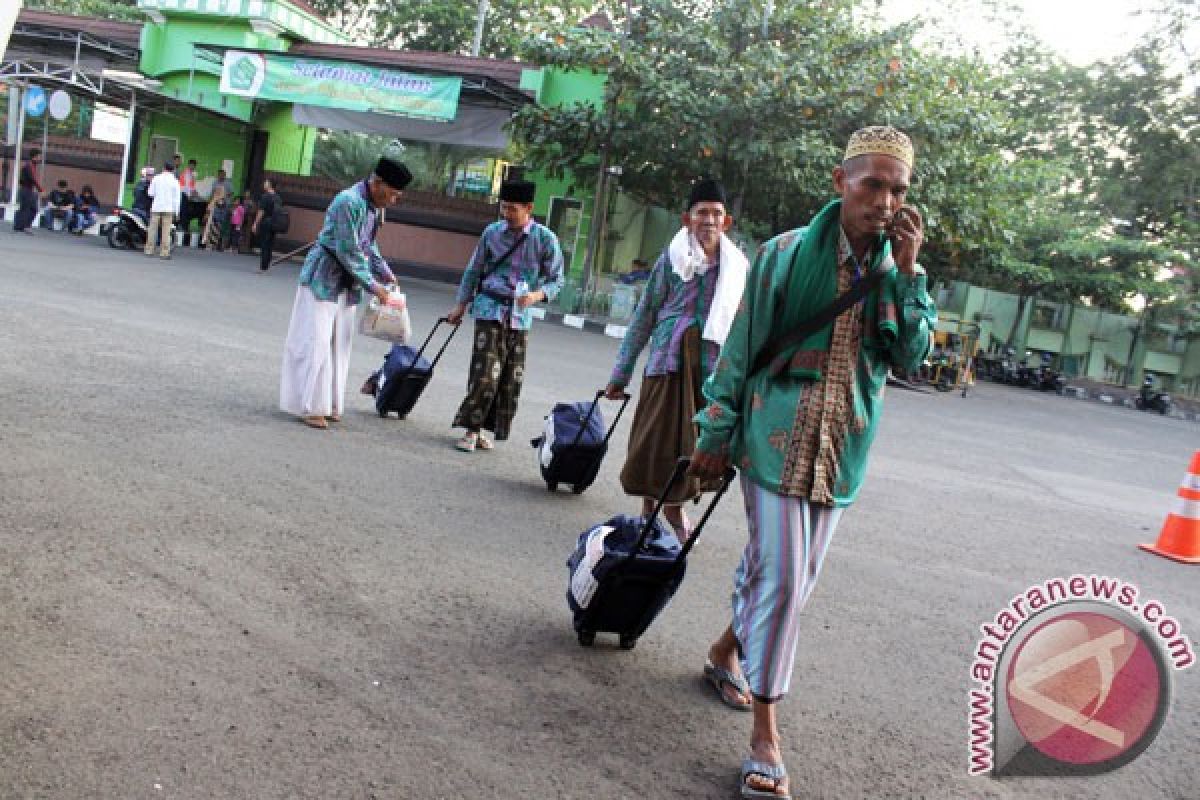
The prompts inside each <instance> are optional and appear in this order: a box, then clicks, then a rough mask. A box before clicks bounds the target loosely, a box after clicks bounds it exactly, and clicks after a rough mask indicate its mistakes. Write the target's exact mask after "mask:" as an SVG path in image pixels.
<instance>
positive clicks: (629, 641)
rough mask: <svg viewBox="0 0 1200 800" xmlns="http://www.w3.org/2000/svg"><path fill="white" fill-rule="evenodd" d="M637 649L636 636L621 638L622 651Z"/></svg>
mask: <svg viewBox="0 0 1200 800" xmlns="http://www.w3.org/2000/svg"><path fill="white" fill-rule="evenodd" d="M635 647H637V637H636V636H622V637H621V649H622V650H632V649H633V648H635Z"/></svg>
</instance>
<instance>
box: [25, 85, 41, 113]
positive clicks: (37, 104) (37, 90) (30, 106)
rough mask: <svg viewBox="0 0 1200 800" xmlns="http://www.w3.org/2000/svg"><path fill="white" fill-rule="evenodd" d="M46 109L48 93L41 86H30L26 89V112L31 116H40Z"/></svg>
mask: <svg viewBox="0 0 1200 800" xmlns="http://www.w3.org/2000/svg"><path fill="white" fill-rule="evenodd" d="M45 111H46V93H45V92H44V91H42V87H40V86H30V87H29V88H28V89H26V90H25V113H26V114H28V115H29V116H31V117H40V116H41V115H42V114H43V113H45Z"/></svg>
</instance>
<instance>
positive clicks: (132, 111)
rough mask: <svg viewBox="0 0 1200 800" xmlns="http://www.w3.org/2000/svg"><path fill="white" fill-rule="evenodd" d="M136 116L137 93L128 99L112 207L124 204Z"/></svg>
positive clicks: (131, 93)
mask: <svg viewBox="0 0 1200 800" xmlns="http://www.w3.org/2000/svg"><path fill="white" fill-rule="evenodd" d="M135 116H137V92H136V91H131V92H130V98H129V124H128V125H127V126H126V127H125V150H124V152H122V153H121V174H120V175H118V176H117V198H116V200H115V201H114V205H118V206H122V205H124V204H125V176H126V175H128V174H129V159H131V158H133V120H134V117H135Z"/></svg>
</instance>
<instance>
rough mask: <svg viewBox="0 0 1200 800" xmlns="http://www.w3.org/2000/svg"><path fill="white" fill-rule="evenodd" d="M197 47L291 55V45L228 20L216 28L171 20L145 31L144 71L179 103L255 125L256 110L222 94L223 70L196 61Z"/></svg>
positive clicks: (194, 21) (187, 20) (189, 20)
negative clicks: (195, 47) (197, 106)
mask: <svg viewBox="0 0 1200 800" xmlns="http://www.w3.org/2000/svg"><path fill="white" fill-rule="evenodd" d="M193 44H205V45H215V46H217V47H231V48H245V49H248V50H270V51H276V52H283V51H286V50H287V48H288V46H289V43H288V41H287V40H285V39H281V38H279V37H276V36H267V35H263V34H258V33H255V32H254V31H253V30H251V29H250V23H249V21H248V20H232V19H231V20H226V21H223V22H222V23H221V24H219V25H218V24H214V20H211V19H204V18H186V17H171V18H170V21H169V22H167V23H165V24H162V25H154V24H147V25H144V26H142V38H141V48H142V58H141V62H140V69H141V71H142V72H143V73H144V74H146V75H148V76H150V77H152V78H159V79H161V80H162V81H163V88H164V90H166V92H167V93H168V94H170V95H172V96H173V97H176V98H178V99H180V100H185V101H187V102H190V103H194V104H196V105H200V106H204V107H205V108H208V109H211V110H213V111H218V112H221V113H223V114H229V115H231V116H235V117H237V118H238V119H241V120H248V119H250V115H251V114H252V113H253V106H252V105H251V103H249V102H248V101H246V100H244V99H242V98H239V97H228V96H225V95H222V94H221V93H220V91H218V86H219V84H220V79H221V65H220V64H219V63H214V62H213V61H210V60H208V59H206V58H202V57H197V56H196V55H194V48H193Z"/></svg>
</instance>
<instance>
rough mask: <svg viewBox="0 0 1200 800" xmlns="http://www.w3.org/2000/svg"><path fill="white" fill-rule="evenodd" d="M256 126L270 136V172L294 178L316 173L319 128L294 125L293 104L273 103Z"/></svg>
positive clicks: (268, 143) (268, 150)
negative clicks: (314, 163)
mask: <svg viewBox="0 0 1200 800" xmlns="http://www.w3.org/2000/svg"><path fill="white" fill-rule="evenodd" d="M255 126H256V127H258V128H259V129H261V130H264V131H266V132H267V134H268V138H267V159H266V164H265V166H266V169H268V170H271V171H272V172H287V173H290V174H292V175H310V174H312V160H313V149H314V147H315V146H316V143H317V129H316V128H310V127H307V126H304V125H297V124H296V123H295V122H293V121H292V107H291V106H290V105H286V104H283V103H272V104H271V105H270V106H268V107H267V110H266V111H265V112H264V113H263V114H262V115H261V116H259V117H258V118H257V119H256V120H255Z"/></svg>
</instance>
